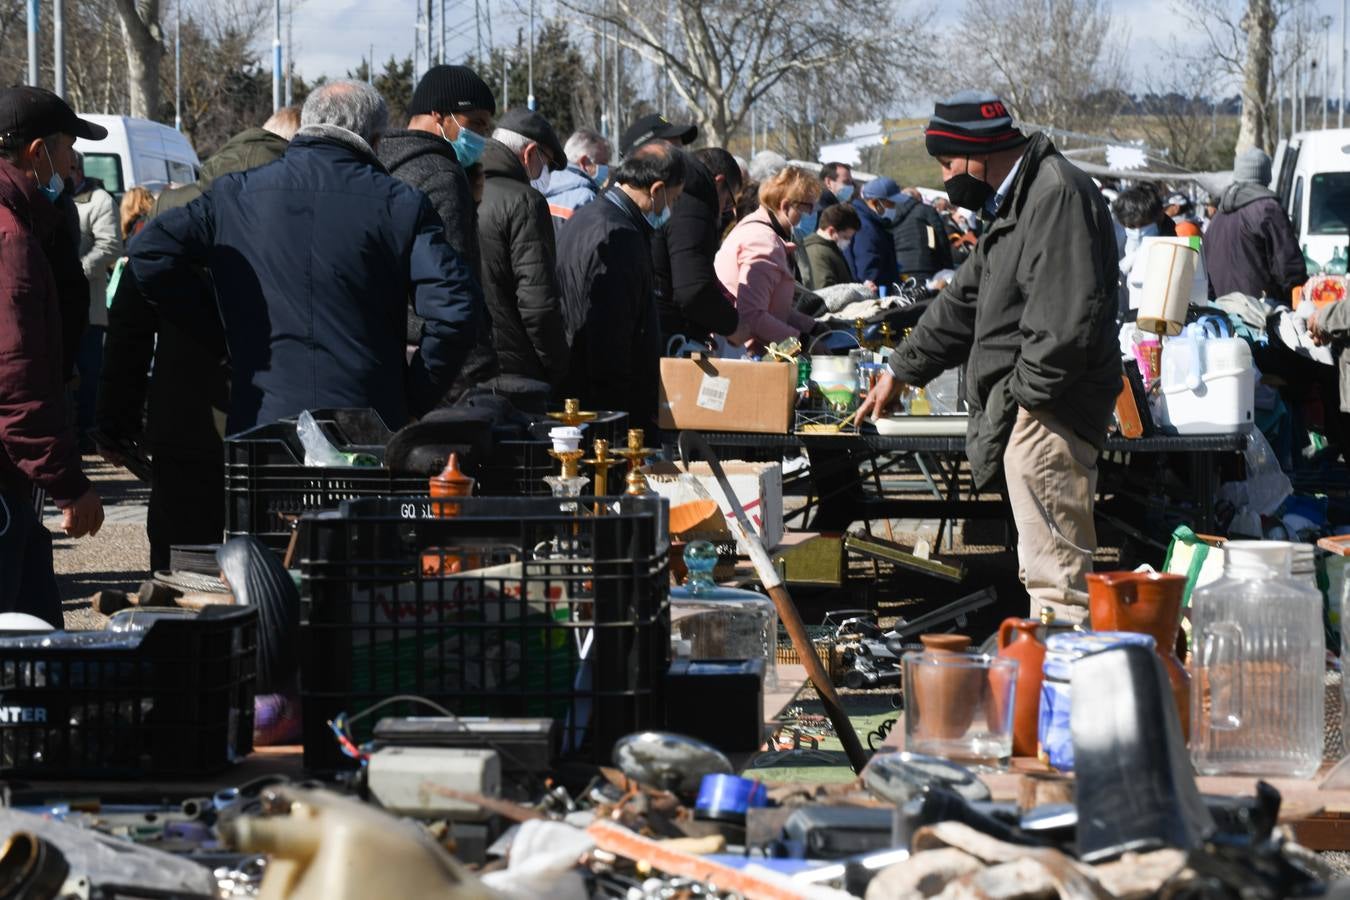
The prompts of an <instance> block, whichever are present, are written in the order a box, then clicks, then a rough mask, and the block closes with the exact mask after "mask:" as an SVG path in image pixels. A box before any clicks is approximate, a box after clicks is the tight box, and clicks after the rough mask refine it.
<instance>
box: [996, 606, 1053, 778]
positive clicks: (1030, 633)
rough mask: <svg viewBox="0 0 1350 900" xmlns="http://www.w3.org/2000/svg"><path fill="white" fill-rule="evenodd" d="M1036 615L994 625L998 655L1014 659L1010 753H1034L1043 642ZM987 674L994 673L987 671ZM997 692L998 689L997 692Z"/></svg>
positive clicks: (1038, 719)
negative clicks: (1032, 617) (1014, 675)
mask: <svg viewBox="0 0 1350 900" xmlns="http://www.w3.org/2000/svg"><path fill="white" fill-rule="evenodd" d="M1040 626H1041V623H1040V622H1038V621H1037V620H1036V619H1018V618H1012V619H1004V620H1003V624H1002V625H1000V626H999V627H998V655H999V656H1000V657H1002V658H1004V659H1015V660H1017V691H1016V692H1015V693H1014V695H1013V756H1035V755H1036V733H1037V729H1038V727H1039V725H1040V716H1041V678H1042V672H1041V666H1042V664H1043V663H1044V662H1045V644H1044V643H1042V642H1041V639H1040V637H1039V636H1038V635H1037V633H1036V630H1037V629H1038V628H1040ZM990 677H991V678H993V677H994V676H993V675H992V674H991V675H990ZM1000 694H1001V692H1000Z"/></svg>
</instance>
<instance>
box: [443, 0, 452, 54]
mask: <svg viewBox="0 0 1350 900" xmlns="http://www.w3.org/2000/svg"><path fill="white" fill-rule="evenodd" d="M449 58H450V51H448V50H446V48H445V0H441V65H445V63H446V61H447V60H449Z"/></svg>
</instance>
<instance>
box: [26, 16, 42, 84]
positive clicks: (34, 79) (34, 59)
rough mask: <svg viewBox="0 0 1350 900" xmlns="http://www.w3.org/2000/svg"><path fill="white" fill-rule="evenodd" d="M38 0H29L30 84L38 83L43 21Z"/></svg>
mask: <svg viewBox="0 0 1350 900" xmlns="http://www.w3.org/2000/svg"><path fill="white" fill-rule="evenodd" d="M41 15H42V14H41V12H39V10H38V0H28V83H29V84H31V85H33V86H34V87H36V86H37V83H38V72H39V70H38V25H39V22H40V19H41Z"/></svg>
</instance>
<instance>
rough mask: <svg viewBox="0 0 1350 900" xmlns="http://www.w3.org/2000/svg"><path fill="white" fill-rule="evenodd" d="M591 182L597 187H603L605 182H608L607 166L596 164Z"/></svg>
mask: <svg viewBox="0 0 1350 900" xmlns="http://www.w3.org/2000/svg"><path fill="white" fill-rule="evenodd" d="M591 180H592V181H594V182H595V183H596V185H597V186H599V187H604V186H605V182H606V181H609V166H607V165H605V164H604V163H596V164H595V174H594V175H592V176H591Z"/></svg>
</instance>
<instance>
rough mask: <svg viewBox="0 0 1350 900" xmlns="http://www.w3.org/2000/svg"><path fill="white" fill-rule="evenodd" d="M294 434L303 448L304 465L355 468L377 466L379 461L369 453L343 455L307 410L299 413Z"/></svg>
mask: <svg viewBox="0 0 1350 900" xmlns="http://www.w3.org/2000/svg"><path fill="white" fill-rule="evenodd" d="M295 433H296V435H297V436H298V437H299V438H300V444H301V446H303V447H304V448H305V465H307V466H326V467H342V468H355V467H364V466H378V465H379V464H380V461H379V460H378V459H376V458H375V457H373V456H371V455H370V454H369V453H343V452H342V451H341V450H339V449H338V448H336V447H334V446H333V445H332V443H330V442H329V440H328V437H327V436H326V435H325V434H324V433H323V429H322V428H321V427H320V426H319V423H318V421H317V420H316V419H315V418H314V416H313V414H311V413H310V411H309V410H305V411H304V412H302V413H300V418H299V419H297V420H296V423H295Z"/></svg>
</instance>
